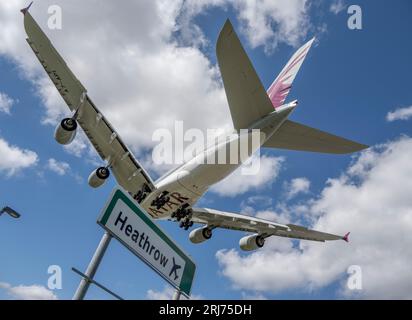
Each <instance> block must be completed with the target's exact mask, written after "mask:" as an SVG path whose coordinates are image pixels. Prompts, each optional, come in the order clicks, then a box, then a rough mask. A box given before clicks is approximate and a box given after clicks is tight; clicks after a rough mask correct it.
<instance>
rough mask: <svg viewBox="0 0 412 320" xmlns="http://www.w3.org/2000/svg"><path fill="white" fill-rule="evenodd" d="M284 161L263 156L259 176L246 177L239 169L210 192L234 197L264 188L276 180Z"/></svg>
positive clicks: (280, 158)
mask: <svg viewBox="0 0 412 320" xmlns="http://www.w3.org/2000/svg"><path fill="white" fill-rule="evenodd" d="M254 157H256V156H254ZM254 159H256V158H254ZM251 161H255V160H251ZM283 161H284V158H283V157H271V156H265V155H264V156H261V157H260V168H259V171H258V172H257V174H253V175H245V174H243V173H242V169H241V168H239V169H237V170H236V171H234V172H233V173H232V174H231V175H230V176H228V177H227V178H226V179H224V180H222V181H221V182H219V183H218V184H216V185H214V186H213V187H212V188H211V189H210V190H211V191H212V192H214V193H217V194H218V195H221V196H229V197H234V196H237V195H239V194H243V193H246V192H248V191H250V190H257V189H259V188H263V187H264V186H267V185H269V184H271V183H273V182H274V181H275V180H276V178H277V176H278V174H279V172H280V169H281V166H282V162H283ZM245 165H246V164H245Z"/></svg>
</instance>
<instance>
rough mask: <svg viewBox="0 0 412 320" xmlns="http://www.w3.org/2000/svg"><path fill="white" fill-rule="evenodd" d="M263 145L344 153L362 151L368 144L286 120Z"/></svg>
mask: <svg viewBox="0 0 412 320" xmlns="http://www.w3.org/2000/svg"><path fill="white" fill-rule="evenodd" d="M263 147H266V148H279V149H289V150H300V151H311V152H322V153H335V154H344V153H351V152H356V151H360V150H363V149H365V148H367V147H368V146H366V145H364V144H361V143H357V142H354V141H351V140H348V139H345V138H341V137H338V136H335V135H333V134H330V133H327V132H324V131H321V130H318V129H315V128H311V127H308V126H305V125H303V124H300V123H297V122H293V121H290V120H286V121H285V122H284V123H283V124H282V126H281V127H280V128H279V130H278V131H276V132H275V133H274V134H273V136H272V137H270V138H269V139H268V140H267V141H266V142H265V144H264V145H263Z"/></svg>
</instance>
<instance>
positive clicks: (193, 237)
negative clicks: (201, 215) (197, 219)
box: [189, 227, 212, 243]
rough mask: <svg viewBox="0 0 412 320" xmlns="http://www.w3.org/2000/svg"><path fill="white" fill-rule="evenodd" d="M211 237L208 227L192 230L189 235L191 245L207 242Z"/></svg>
mask: <svg viewBox="0 0 412 320" xmlns="http://www.w3.org/2000/svg"><path fill="white" fill-rule="evenodd" d="M211 237H212V229H210V228H208V227H203V228H197V229H194V230H192V232H190V234H189V239H190V241H192V242H193V243H201V242H203V241H206V240H209V239H210V238H211Z"/></svg>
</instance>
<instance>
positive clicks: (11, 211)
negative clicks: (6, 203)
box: [0, 207, 20, 219]
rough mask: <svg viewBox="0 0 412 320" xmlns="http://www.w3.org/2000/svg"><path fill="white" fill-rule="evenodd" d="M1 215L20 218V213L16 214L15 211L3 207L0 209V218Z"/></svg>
mask: <svg viewBox="0 0 412 320" xmlns="http://www.w3.org/2000/svg"><path fill="white" fill-rule="evenodd" d="M3 213H7V214H8V215H9V216H10V217H12V218H15V219H18V218H20V213H18V212H17V211H15V210H13V209H12V208H10V207H4V208H3V209H1V211H0V216H1V215H2V214H3Z"/></svg>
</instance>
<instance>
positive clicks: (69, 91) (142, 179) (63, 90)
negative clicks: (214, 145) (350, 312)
mask: <svg viewBox="0 0 412 320" xmlns="http://www.w3.org/2000/svg"><path fill="white" fill-rule="evenodd" d="M22 12H23V14H24V27H25V30H26V33H27V36H28V37H27V42H28V44H29V45H30V47H31V48H32V50H33V52H34V53H35V55H36V56H37V58H38V59H39V61H40V63H41V64H42V66H43V67H44V70H45V71H46V72H47V74H48V75H49V77H50V79H51V80H52V82H53V83H54V85H55V86H56V88H57V90H58V91H59V93H60V94H61V96H62V97H63V99H64V101H65V102H66V104H67V105H68V107H69V109H70V110H71V111H73V112H74V111H76V110H77V109H78V118H77V120H78V123H79V125H80V126H81V127H82V129H83V130H84V132H85V134H86V136H87V137H88V138H89V140H90V142H91V144H92V145H93V146H94V148H95V149H96V151H97V153H98V154H99V156H100V157H101V158H102V159H103V160H104V161H106V162H108V163H110V164H111V169H112V170H111V171H112V172H113V174H114V176H115V177H116V180H117V182H118V183H119V185H121V186H122V187H123V188H124V189H126V190H127V191H129V192H131V193H132V194H135V193H136V192H137V191H139V190H140V189H142V187H143V185H144V184H146V185H147V187H148V188H149V189H150V190H154V189H155V187H154V185H153V181H152V179H151V178H150V177H149V175H148V173H147V172H146V171H145V170H144V169H143V167H142V166H141V165H140V163H139V162H138V161H137V160H136V159H135V157H134V156H133V154H132V152H131V151H130V150H129V149H128V148H127V147H126V145H125V144H124V143H123V141H122V139H121V138H120V137H119V135H118V134H117V132H116V131H115V130H114V128H113V127H112V126H111V125H110V123H109V122H108V121H107V119H106V118H105V117H104V116H103V115H102V113H101V112H100V111H99V109H97V107H96V106H95V105H94V104H93V102H92V101H91V99H90V98H89V97H88V96H87V95H86V89H85V88H84V87H83V85H82V84H81V83H80V81H79V80H78V79H77V78H76V76H75V75H74V74H73V73H72V71H71V70H70V69H69V67H68V66H67V64H66V63H65V62H64V60H63V58H62V57H61V56H60V54H59V53H58V52H57V51H56V49H55V48H54V47H53V45H52V43H51V42H50V40H49V39H48V38H47V36H46V35H45V34H44V32H43V31H42V30H41V28H40V27H39V25H38V24H37V23H36V21H35V20H34V19H33V17H32V16H31V15H30V13H29V12H28V10H27V9H23V10H22ZM82 100H83V101H84V102H83V103H81V101H82Z"/></svg>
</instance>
